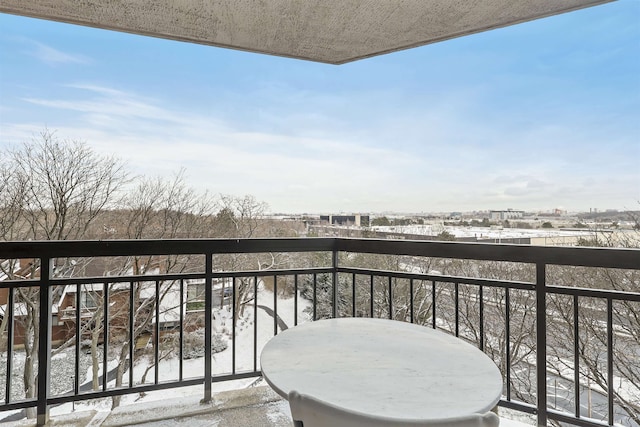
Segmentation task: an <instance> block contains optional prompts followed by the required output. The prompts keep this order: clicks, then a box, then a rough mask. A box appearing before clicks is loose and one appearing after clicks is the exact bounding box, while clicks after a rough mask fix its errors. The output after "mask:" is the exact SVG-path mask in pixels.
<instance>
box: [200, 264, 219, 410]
mask: <svg viewBox="0 0 640 427" xmlns="http://www.w3.org/2000/svg"><path fill="white" fill-rule="evenodd" d="M204 265H205V267H204V268H205V272H204V289H205V293H204V313H205V315H204V398H203V399H202V402H203V403H208V402H211V372H212V369H211V358H212V356H213V353H212V348H211V345H212V337H211V334H212V332H213V294H212V292H213V277H212V274H213V254H211V253H207V254H205V262H204ZM223 297H224V295H223Z"/></svg>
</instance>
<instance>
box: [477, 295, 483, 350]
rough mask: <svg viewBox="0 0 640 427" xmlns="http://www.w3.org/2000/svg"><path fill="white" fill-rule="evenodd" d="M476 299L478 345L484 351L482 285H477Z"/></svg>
mask: <svg viewBox="0 0 640 427" xmlns="http://www.w3.org/2000/svg"><path fill="white" fill-rule="evenodd" d="M478 300H479V304H480V306H479V310H480V345H479V348H480V350H481V351H484V287H483V286H482V285H480V286H479V287H478Z"/></svg>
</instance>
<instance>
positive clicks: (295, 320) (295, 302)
mask: <svg viewBox="0 0 640 427" xmlns="http://www.w3.org/2000/svg"><path fill="white" fill-rule="evenodd" d="M256 295H257V293H256ZM293 298H294V299H293V326H296V325H297V324H298V275H297V274H294V275H293Z"/></svg>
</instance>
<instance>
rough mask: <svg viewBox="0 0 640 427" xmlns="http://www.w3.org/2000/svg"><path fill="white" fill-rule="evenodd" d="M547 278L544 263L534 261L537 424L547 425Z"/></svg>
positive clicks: (541, 426)
mask: <svg viewBox="0 0 640 427" xmlns="http://www.w3.org/2000/svg"><path fill="white" fill-rule="evenodd" d="M546 287H547V278H546V264H545V263H543V262H538V263H536V351H537V353H536V366H537V375H536V397H537V401H538V402H537V405H536V406H537V412H538V413H537V415H538V426H540V427H546V425H547V418H548V416H547V290H546Z"/></svg>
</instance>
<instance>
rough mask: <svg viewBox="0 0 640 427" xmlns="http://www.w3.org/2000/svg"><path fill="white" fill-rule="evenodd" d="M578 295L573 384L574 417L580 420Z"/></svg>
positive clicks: (575, 318) (574, 330)
mask: <svg viewBox="0 0 640 427" xmlns="http://www.w3.org/2000/svg"><path fill="white" fill-rule="evenodd" d="M578 316H579V313H578V295H574V296H573V382H574V384H575V387H574V388H575V390H574V396H575V415H576V418H580V335H579V334H580V329H579V327H578Z"/></svg>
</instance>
